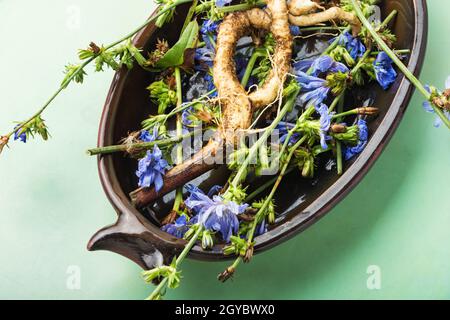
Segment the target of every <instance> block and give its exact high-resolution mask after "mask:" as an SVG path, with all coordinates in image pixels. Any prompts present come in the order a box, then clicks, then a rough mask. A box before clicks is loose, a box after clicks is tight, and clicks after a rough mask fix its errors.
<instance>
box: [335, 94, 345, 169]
mask: <svg viewBox="0 0 450 320" xmlns="http://www.w3.org/2000/svg"><path fill="white" fill-rule="evenodd" d="M343 111H344V99H343V98H342V99H341V100H340V101H339V104H338V109H337V112H338V113H341V112H343ZM340 120H341V118H338V120H337V122H340ZM336 167H337V174H338V175H342V173H343V172H344V164H343V161H342V143H341V142H340V141H339V140H337V139H336Z"/></svg>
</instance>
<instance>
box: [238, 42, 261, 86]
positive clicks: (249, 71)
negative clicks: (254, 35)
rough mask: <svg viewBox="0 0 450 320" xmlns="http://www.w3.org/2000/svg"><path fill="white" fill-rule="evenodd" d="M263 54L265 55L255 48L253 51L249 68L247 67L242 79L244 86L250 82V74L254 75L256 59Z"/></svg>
mask: <svg viewBox="0 0 450 320" xmlns="http://www.w3.org/2000/svg"><path fill="white" fill-rule="evenodd" d="M261 56H263V55H262V54H261V53H260V52H259V51H257V50H255V51H254V52H253V54H252V56H251V57H250V59H249V60H248V64H247V68H246V69H245V73H244V76H243V77H242V80H241V84H242V86H243V87H244V88H245V87H246V86H247V84H248V80H249V79H250V76H251V75H252V72H253V68H254V67H255V63H256V61H257V60H258V58H260V57H261Z"/></svg>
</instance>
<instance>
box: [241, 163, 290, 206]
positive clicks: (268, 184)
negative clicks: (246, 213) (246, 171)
mask: <svg viewBox="0 0 450 320" xmlns="http://www.w3.org/2000/svg"><path fill="white" fill-rule="evenodd" d="M294 169H295V167H290V168H289V169H288V170H287V171H286V173H289V172H291V171H292V170H294ZM277 179H278V177H274V178H272V179H270V180H269V181H267V182H266V183H264V184H263V185H261V186H259V187H258V188H257V189H256V190H255V191H253V192H252V193H250V194H249V195H248V196H247V198H245V200H244V202H245V203H249V202H250V201H252V200H253V199H255V198H256V197H257V196H259V195H260V194H261V193H263V192H264V191H266V190H267V189H268V188H269V187H271V186H272V185H273V184H274V183H275V181H277Z"/></svg>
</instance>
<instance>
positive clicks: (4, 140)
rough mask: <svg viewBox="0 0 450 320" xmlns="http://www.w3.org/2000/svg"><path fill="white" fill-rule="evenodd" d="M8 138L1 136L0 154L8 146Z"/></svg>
mask: <svg viewBox="0 0 450 320" xmlns="http://www.w3.org/2000/svg"><path fill="white" fill-rule="evenodd" d="M8 141H9V138H8V137H7V136H1V138H0V153H2V150H3V148H4V147H5V146H6V145H7V144H8Z"/></svg>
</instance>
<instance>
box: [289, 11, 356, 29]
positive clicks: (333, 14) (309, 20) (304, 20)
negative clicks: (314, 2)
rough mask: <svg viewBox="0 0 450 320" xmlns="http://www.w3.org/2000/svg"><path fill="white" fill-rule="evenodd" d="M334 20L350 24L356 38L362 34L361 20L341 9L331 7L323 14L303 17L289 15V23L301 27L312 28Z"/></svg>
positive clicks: (311, 14)
mask: <svg viewBox="0 0 450 320" xmlns="http://www.w3.org/2000/svg"><path fill="white" fill-rule="evenodd" d="M332 20H341V21H346V22H348V24H350V26H351V27H352V33H353V35H354V36H357V35H358V34H359V33H360V32H361V22H360V21H359V19H358V18H357V17H356V16H355V15H354V14H353V13H350V12H347V11H344V10H342V9H341V8H339V7H331V8H329V9H327V10H325V11H322V12H316V13H310V14H306V15H302V16H295V15H292V14H289V22H290V23H292V24H294V25H296V26H299V27H307V26H312V25H316V24H319V23H323V22H327V21H332Z"/></svg>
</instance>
